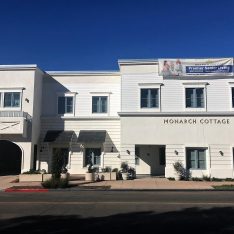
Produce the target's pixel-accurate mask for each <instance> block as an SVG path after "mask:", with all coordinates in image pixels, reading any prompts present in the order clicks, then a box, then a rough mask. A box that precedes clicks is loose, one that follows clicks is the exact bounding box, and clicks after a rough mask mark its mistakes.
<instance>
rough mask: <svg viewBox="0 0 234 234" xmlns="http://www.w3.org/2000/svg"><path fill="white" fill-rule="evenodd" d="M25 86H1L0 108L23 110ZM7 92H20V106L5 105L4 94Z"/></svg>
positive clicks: (4, 109)
mask: <svg viewBox="0 0 234 234" xmlns="http://www.w3.org/2000/svg"><path fill="white" fill-rule="evenodd" d="M23 90H24V88H6V89H4V88H0V95H1V101H0V110H2V111H22V100H23ZM5 93H20V105H19V106H18V107H4V96H5V95H4V94H5Z"/></svg>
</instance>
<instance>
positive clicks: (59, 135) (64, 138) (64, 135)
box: [44, 130, 74, 144]
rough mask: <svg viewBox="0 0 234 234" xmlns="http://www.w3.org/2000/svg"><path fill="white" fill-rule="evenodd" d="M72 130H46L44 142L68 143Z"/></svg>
mask: <svg viewBox="0 0 234 234" xmlns="http://www.w3.org/2000/svg"><path fill="white" fill-rule="evenodd" d="M73 134H74V131H63V130H49V131H47V133H46V135H45V138H44V142H48V143H56V144H58V143H63V144H64V143H70V142H71V140H72V136H73Z"/></svg>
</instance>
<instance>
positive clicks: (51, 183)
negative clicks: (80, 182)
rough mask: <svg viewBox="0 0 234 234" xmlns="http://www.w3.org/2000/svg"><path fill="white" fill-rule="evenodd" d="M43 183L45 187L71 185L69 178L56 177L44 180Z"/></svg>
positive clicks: (65, 186)
mask: <svg viewBox="0 0 234 234" xmlns="http://www.w3.org/2000/svg"><path fill="white" fill-rule="evenodd" d="M41 184H42V186H43V187H44V188H67V187H69V185H68V179H62V178H54V177H52V178H51V179H49V180H46V181H44V182H42V183H41Z"/></svg>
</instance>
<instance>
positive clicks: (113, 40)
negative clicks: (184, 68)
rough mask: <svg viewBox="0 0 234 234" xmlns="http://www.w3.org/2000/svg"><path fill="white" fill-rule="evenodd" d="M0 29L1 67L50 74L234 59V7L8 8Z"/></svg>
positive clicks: (5, 1)
mask: <svg viewBox="0 0 234 234" xmlns="http://www.w3.org/2000/svg"><path fill="white" fill-rule="evenodd" d="M0 25H1V31H0V32H1V33H0V64H38V65H39V67H41V68H42V69H43V70H117V69H118V64H117V60H118V59H129V58H133V59H147V58H165V57H166V58H175V57H179V58H192V57H199V58H200V57H233V56H234V1H233V0H223V1H215V0H213V1H211V0H187V1H185V0H184V1H182V0H1V2H0Z"/></svg>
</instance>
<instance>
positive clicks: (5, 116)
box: [0, 111, 32, 137]
mask: <svg viewBox="0 0 234 234" xmlns="http://www.w3.org/2000/svg"><path fill="white" fill-rule="evenodd" d="M31 119H32V117H31V116H30V115H29V114H28V113H27V112H23V111H0V134H8V135H9V134H20V135H22V136H23V137H27V128H28V127H27V126H28V124H29V123H30V122H31Z"/></svg>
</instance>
